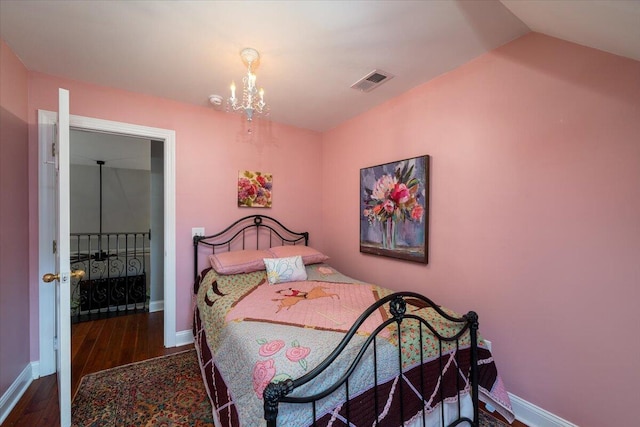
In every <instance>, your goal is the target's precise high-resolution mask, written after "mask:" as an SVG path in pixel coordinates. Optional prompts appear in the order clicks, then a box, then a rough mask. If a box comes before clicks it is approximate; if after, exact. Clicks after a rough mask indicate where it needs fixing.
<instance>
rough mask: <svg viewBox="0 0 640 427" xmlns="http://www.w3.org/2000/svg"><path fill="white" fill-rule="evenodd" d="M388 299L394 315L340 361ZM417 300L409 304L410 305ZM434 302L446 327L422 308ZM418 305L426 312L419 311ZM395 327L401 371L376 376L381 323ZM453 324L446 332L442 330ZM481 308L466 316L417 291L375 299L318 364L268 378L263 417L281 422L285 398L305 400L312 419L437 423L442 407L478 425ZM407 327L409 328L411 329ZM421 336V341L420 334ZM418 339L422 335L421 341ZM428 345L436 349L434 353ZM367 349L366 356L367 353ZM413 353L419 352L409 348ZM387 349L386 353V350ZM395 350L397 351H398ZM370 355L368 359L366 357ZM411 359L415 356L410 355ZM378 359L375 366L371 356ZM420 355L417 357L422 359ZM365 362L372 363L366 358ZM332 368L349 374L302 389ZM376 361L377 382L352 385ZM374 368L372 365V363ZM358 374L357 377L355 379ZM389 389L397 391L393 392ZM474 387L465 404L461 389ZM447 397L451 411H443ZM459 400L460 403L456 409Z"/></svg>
mask: <svg viewBox="0 0 640 427" xmlns="http://www.w3.org/2000/svg"><path fill="white" fill-rule="evenodd" d="M385 304H388V309H389V312H390V313H391V315H392V317H391V318H389V319H387V320H386V321H384V322H383V323H381V324H380V325H379V326H378V327H377V328H376V329H375V330H374V332H373V333H372V334H371V335H369V336H368V338H367V339H366V340H365V342H364V344H363V345H362V347H361V348H360V350H359V351H358V352H357V356H356V357H355V358H354V359H353V360H352V362H351V363H350V364H349V365H348V366H347V367H345V366H344V364H343V365H342V366H341V365H340V364H339V363H334V362H335V360H336V359H337V358H338V357H339V356H340V354H341V353H342V352H343V350H344V349H345V348H347V346H349V344H350V342H351V341H352V338H353V337H354V335H356V333H357V331H358V329H359V328H360V326H361V325H362V324H363V323H364V321H365V320H366V319H367V318H368V317H369V316H370V315H371V314H372V313H373V312H375V311H377V310H380V309H383V306H385ZM409 307H411V309H410V310H409V309H408V308H409ZM424 308H426V309H428V310H431V309H432V310H434V311H435V312H436V313H437V315H438V316H439V318H440V319H441V322H442V324H446V325H447V326H446V327H445V328H443V327H442V324H440V325H433V324H432V323H434V322H433V321H432V322H429V321H428V320H427V319H425V317H424V316H422V315H420V314H415V313H416V312H418V310H420V309H424ZM419 313H424V311H422V310H421V311H420V312H419ZM390 325H391V330H392V332H391V333H392V334H393V335H395V338H396V341H397V352H396V355H397V358H398V362H397V366H398V368H397V369H398V370H397V374H395V379H394V380H393V381H390V380H389V378H378V372H377V368H378V364H379V361H378V359H379V358H380V357H381V356H380V355H379V354H378V353H379V349H378V347H379V345H377V342H378V340H380V339H383V338H380V337H379V335H380V334H381V333H383V331H387V333H388V332H389V328H387V327H388V326H390ZM443 329H445V330H446V331H449V332H452V333H451V334H443V333H442V330H443ZM477 332H478V315H477V314H476V313H475V312H473V311H470V312H469V313H467V314H466V315H464V316H462V317H454V316H451V315H449V314H448V313H446V312H445V311H443V310H442V309H441V308H440V307H439V306H438V305H436V304H434V303H433V302H432V301H431V300H429V299H428V298H426V297H424V296H422V295H419V294H416V293H413V292H398V293H394V294H391V295H388V296H387V297H385V298H382V299H380V300H379V301H377V302H376V303H375V304H373V305H371V306H370V307H369V308H368V309H367V310H366V311H365V312H364V313H363V314H362V315H361V316H360V317H359V318H358V320H357V321H356V322H355V323H354V325H353V326H352V327H351V328H350V329H349V331H348V332H347V334H346V335H345V337H344V339H343V340H342V341H341V342H340V344H339V345H338V346H337V347H336V349H335V350H334V351H333V352H332V353H331V354H330V355H329V356H328V357H327V358H326V359H325V360H324V361H323V362H322V363H321V364H319V365H318V366H317V367H316V368H315V369H313V370H311V371H310V372H308V373H307V374H305V375H304V376H302V377H300V378H297V379H294V380H291V379H287V380H284V381H281V382H272V383H270V384H269V385H268V386H267V387H266V389H265V390H264V393H263V398H264V418H265V420H266V421H267V427H276V426H277V425H278V422H277V421H278V410H279V408H280V406H281V404H283V403H287V404H299V405H304V404H306V405H307V406H308V408H309V411H310V413H311V419H312V423H311V424H310V425H313V426H316V425H326V424H328V423H331V424H332V425H334V426H335V425H346V426H351V425H357V426H360V425H376V426H377V425H396V426H397V425H412V426H413V425H422V426H425V425H435V424H434V423H433V421H429V424H427V421H426V420H427V418H428V417H429V416H430V415H433V413H434V412H435V413H436V416H438V414H437V413H438V412H440V415H439V417H438V419H439V420H440V421H438V425H441V426H443V427H444V426H456V425H470V426H473V427H478V338H477ZM406 334H409V335H410V336H406ZM416 339H419V341H416ZM417 343H420V344H419V345H417ZM427 347H430V348H432V349H435V354H436V355H435V357H434V356H433V353H432V354H431V356H430V357H429V356H428V354H427V353H428V352H427V351H426V350H425V349H426V348H427ZM367 353H368V355H369V357H368V358H365V357H364V356H365V354H367ZM409 354H412V355H413V359H411V356H409ZM388 356H389V355H388V354H387V355H386V356H382V357H388ZM393 357H395V356H393ZM364 359H367V362H366V363H365V362H364V361H363V360H364ZM409 359H411V360H409ZM371 360H372V361H373V362H372V366H369V365H368V363H370V361H371ZM418 361H419V363H418ZM365 365H366V366H365ZM331 369H340V370H344V374H342V376H341V377H340V378H339V379H338V380H337V381H335V382H334V383H332V384H326V385H324V384H323V386H324V387H323V390H322V391H320V392H316V393H313V394H310V395H304V394H298V393H296V391H297V390H298V389H299V388H300V387H302V386H303V385H305V384H307V383H309V382H311V381H313V380H314V379H316V378H318V376H320V375H321V374H322V373H323V372H325V371H326V370H331ZM362 369H364V370H367V369H372V372H373V381H374V382H375V384H374V386H373V387H372V388H371V389H370V390H367V391H366V392H362V391H361V390H351V389H350V379H351V378H352V376H353V375H354V373H355V372H357V371H358V370H362ZM370 372H371V371H370ZM354 382H355V381H354ZM336 392H339V393H341V396H344V400H342V401H341V403H340V404H338V405H333V404H332V409H330V410H329V411H327V410H326V408H322V407H321V404H320V403H319V402H321V401H322V400H323V399H325V398H327V397H330V396H331V395H332V394H334V393H336ZM390 394H391V395H392V397H390ZM466 395H470V398H471V401H472V409H471V410H470V411H469V410H468V409H467V410H463V408H462V407H461V401H462V398H463V396H466ZM445 402H446V403H447V405H448V407H449V409H448V411H450V412H451V405H453V408H454V409H453V412H455V413H454V414H453V415H452V414H451V413H448V414H446V415H445ZM456 407H457V409H456Z"/></svg>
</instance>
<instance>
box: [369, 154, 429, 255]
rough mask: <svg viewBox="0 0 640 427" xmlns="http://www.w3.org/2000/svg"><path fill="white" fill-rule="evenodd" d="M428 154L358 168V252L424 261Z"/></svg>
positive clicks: (426, 227)
mask: <svg viewBox="0 0 640 427" xmlns="http://www.w3.org/2000/svg"><path fill="white" fill-rule="evenodd" d="M428 202H429V156H420V157H413V158H410V159H406V160H400V161H397V162H391V163H385V164H382V165H377V166H371V167H367V168H363V169H360V252H364V253H368V254H375V255H381V256H387V257H392V258H399V259H404V260H408V261H415V262H420V263H423V264H426V263H427V262H428V256H427V255H428V253H427V240H428V239H427V234H428V224H429V206H428Z"/></svg>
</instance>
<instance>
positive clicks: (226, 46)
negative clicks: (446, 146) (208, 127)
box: [0, 0, 640, 131]
mask: <svg viewBox="0 0 640 427" xmlns="http://www.w3.org/2000/svg"><path fill="white" fill-rule="evenodd" d="M530 31H536V32H540V33H544V34H548V35H551V36H554V37H558V38H562V39H565V40H568V41H572V42H575V43H579V44H583V45H587V46H591V47H594V48H597V49H601V50H605V51H608V52H611V53H614V54H617V55H622V56H627V57H629V58H633V59H635V60H640V1H636V0H604V1H597V0H554V1H549V0H501V1H499V0H471V1H465V0H432V1H402V0H400V1H296V2H294V1H168V0H160V1H155V0H147V1H123V0H111V1H77V0H71V1H67V0H64V1H63V0H43V1H35V0H1V1H0V35H1V37H2V39H4V40H5V42H6V43H7V44H8V45H9V46H10V47H11V49H12V50H13V51H14V52H15V53H16V55H17V56H18V57H19V58H20V59H21V60H22V61H23V63H24V65H25V66H26V67H27V68H28V69H29V70H32V71H38V72H42V73H46V74H51V75H55V76H61V77H65V78H69V79H73V80H80V81H85V82H90V83H95V84H99V85H105V86H110V87H115V88H120V89H125V90H129V91H134V92H140V93H145V94H149V95H154V96H160V97H164V98H169V99H174V100H178V101H182V102H186V103H191V104H195V105H202V106H208V107H209V108H212V109H214V108H218V109H220V108H223V107H214V106H212V105H210V104H209V100H208V99H209V95H211V94H219V95H222V96H223V97H225V98H226V97H228V96H229V83H230V82H231V81H232V80H235V81H236V83H237V84H239V81H240V79H241V78H242V76H243V74H244V73H245V71H246V69H245V68H244V65H243V64H242V61H241V59H240V56H239V52H240V50H241V49H242V48H244V47H253V48H255V49H257V50H258V51H259V52H260V54H261V61H260V65H259V68H258V69H257V72H256V74H257V80H258V85H259V86H263V87H264V88H265V100H266V101H267V102H268V104H269V105H270V110H271V113H270V120H273V121H276V122H280V123H285V124H289V125H293V126H297V127H301V128H306V129H311V130H316V131H325V130H328V129H330V128H332V127H335V126H336V125H338V124H340V123H342V122H344V121H345V120H348V119H350V118H352V117H354V116H356V115H358V114H361V113H363V112H364V111H366V110H368V109H370V108H372V107H374V106H376V105H378V104H380V103H382V102H384V101H385V100H387V99H390V98H392V97H394V96H397V95H399V94H400V93H402V92H405V91H407V90H409V89H411V88H413V87H415V86H418V85H420V84H422V83H424V82H426V81H428V80H430V79H433V78H434V77H436V76H438V75H441V74H443V73H446V72H447V71H450V70H452V69H454V68H456V67H458V66H460V65H462V64H464V63H466V62H468V61H470V60H472V59H473V58H476V57H478V56H480V55H482V54H483V53H485V52H487V51H489V50H491V49H494V48H496V47H498V46H501V45H503V44H505V43H507V42H509V41H511V40H514V39H516V38H518V37H520V36H522V35H523V34H526V33H528V32H530ZM374 69H380V70H384V71H386V72H388V73H391V74H393V75H394V76H395V77H394V78H392V79H390V80H388V81H387V82H386V83H384V84H382V85H380V86H379V87H378V88H376V89H375V90H373V91H371V92H368V93H364V92H360V91H357V90H354V89H352V88H351V87H350V86H351V85H352V84H353V83H355V82H356V81H357V80H359V79H360V78H361V77H363V76H365V75H366V74H368V73H369V72H371V71H373V70H374Z"/></svg>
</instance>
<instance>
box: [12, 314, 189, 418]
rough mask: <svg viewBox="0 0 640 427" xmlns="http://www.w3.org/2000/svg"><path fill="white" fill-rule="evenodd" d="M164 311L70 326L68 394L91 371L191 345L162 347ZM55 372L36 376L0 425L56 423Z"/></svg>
mask: <svg viewBox="0 0 640 427" xmlns="http://www.w3.org/2000/svg"><path fill="white" fill-rule="evenodd" d="M163 323H164V316H163V312H161V311H159V312H155V313H140V314H132V315H128V316H120V317H114V318H111V319H103V320H94V321H91V322H85V323H78V324H75V325H72V326H71V349H72V350H71V395H72V396H73V395H75V392H76V390H77V389H78V385H79V384H80V379H81V378H82V377H83V376H84V375H86V374H90V373H93V372H98V371H102V370H104V369H109V368H113V367H116V366H120V365H126V364H127V363H133V362H138V361H140V360H145V359H151V358H153V357H158V356H163V355H166V354H171V353H177V352H180V351H184V350H186V349H188V348H193V345H188V346H183V347H174V348H164V346H163V340H164V334H163ZM58 425H60V412H59V410H58V384H57V379H56V375H49V376H46V377H42V378H40V379H37V380H35V381H34V382H33V383H31V385H30V386H29V388H28V389H27V391H26V392H25V394H24V395H23V396H22V398H21V399H20V401H19V402H18V404H17V405H16V406H15V408H13V411H11V414H9V416H8V417H7V419H6V420H5V422H4V423H2V426H3V427H5V426H7V427H9V426H25V427H26V426H29V427H32V426H43V427H45V426H47V427H48V426H58Z"/></svg>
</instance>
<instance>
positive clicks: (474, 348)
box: [464, 311, 480, 427]
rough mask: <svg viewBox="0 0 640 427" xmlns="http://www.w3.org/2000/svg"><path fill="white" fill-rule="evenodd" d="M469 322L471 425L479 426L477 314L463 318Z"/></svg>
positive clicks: (470, 313)
mask: <svg viewBox="0 0 640 427" xmlns="http://www.w3.org/2000/svg"><path fill="white" fill-rule="evenodd" d="M464 317H465V318H466V319H467V322H469V333H470V334H471V372H470V373H469V375H470V376H471V399H472V401H473V423H474V424H473V425H474V426H475V427H477V426H479V425H480V420H479V417H480V414H479V413H478V412H479V411H478V327H479V323H478V313H476V312H475V311H470V312H468V313H467V314H466V315H465V316H464Z"/></svg>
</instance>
